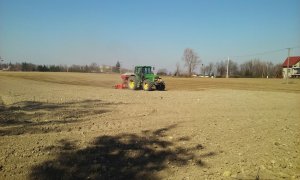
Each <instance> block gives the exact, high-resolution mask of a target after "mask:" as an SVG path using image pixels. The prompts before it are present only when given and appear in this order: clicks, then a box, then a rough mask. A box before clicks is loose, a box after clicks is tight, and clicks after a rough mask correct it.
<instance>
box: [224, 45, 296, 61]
mask: <svg viewBox="0 0 300 180" xmlns="http://www.w3.org/2000/svg"><path fill="white" fill-rule="evenodd" d="M297 48H300V46H295V47H290V48H283V49H277V50H272V51H265V52H260V53H254V54H246V55H238V56H230V57H235V58H240V57H250V56H259V55H264V54H271V53H275V52H280V51H286V49H297Z"/></svg>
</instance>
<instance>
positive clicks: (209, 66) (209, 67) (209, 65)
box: [207, 62, 214, 76]
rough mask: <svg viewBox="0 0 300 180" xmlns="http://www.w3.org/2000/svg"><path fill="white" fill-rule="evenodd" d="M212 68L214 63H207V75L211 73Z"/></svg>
mask: <svg viewBox="0 0 300 180" xmlns="http://www.w3.org/2000/svg"><path fill="white" fill-rule="evenodd" d="M213 69H214V63H212V62H211V63H209V64H208V66H207V70H208V75H209V76H211V75H212V74H213Z"/></svg>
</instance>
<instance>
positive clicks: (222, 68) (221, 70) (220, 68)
mask: <svg viewBox="0 0 300 180" xmlns="http://www.w3.org/2000/svg"><path fill="white" fill-rule="evenodd" d="M216 68H217V73H218V75H219V76H221V77H225V74H226V63H225V62H224V61H221V62H218V63H217V64H216Z"/></svg>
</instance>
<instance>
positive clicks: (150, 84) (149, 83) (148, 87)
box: [143, 80, 153, 91]
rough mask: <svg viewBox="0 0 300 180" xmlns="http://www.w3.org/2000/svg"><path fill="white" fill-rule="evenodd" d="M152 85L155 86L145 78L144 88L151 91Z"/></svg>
mask: <svg viewBox="0 0 300 180" xmlns="http://www.w3.org/2000/svg"><path fill="white" fill-rule="evenodd" d="M152 86H153V83H152V82H151V81H149V80H145V81H144V82H143V89H144V91H151V90H152Z"/></svg>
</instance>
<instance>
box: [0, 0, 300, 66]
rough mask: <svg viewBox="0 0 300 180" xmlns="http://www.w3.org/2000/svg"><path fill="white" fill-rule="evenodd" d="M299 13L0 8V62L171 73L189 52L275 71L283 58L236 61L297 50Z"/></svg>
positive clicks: (257, 5)
mask: <svg viewBox="0 0 300 180" xmlns="http://www.w3.org/2000/svg"><path fill="white" fill-rule="evenodd" d="M299 7H300V0H249V1H245V0H209V1H208V0H207V1H201V0H160V1H159V0H88V1H84V0H81V1H80V0H43V1H41V0H0V56H1V57H2V58H3V59H4V60H5V61H7V62H9V61H11V62H23V61H27V62H32V63H36V64H67V65H71V64H90V63H92V62H96V63H98V64H108V65H114V64H116V62H117V61H120V62H121V64H122V65H123V66H125V67H132V66H133V65H138V64H139V65H144V64H145V65H146V64H148V65H154V66H156V67H157V68H167V69H169V70H173V69H174V68H175V64H176V63H177V62H180V63H181V65H182V66H183V61H182V60H181V57H182V54H183V51H184V49H185V48H192V49H194V50H195V51H196V52H197V53H198V55H199V56H200V58H201V60H202V63H204V64H207V63H209V62H217V61H220V60H224V59H226V57H227V56H230V57H231V59H233V60H234V61H236V62H239V63H242V62H244V61H246V60H249V59H253V58H260V59H262V60H268V61H272V62H274V63H278V62H281V61H283V59H284V58H285V57H286V56H287V51H286V50H282V51H278V52H273V53H267V54H264V55H253V56H246V57H245V56H243V57H236V56H239V55H248V54H256V53H260V52H266V51H273V50H280V49H284V48H287V47H300V11H299ZM292 55H300V48H295V49H293V50H292Z"/></svg>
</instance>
